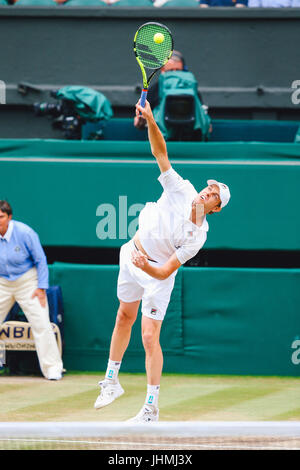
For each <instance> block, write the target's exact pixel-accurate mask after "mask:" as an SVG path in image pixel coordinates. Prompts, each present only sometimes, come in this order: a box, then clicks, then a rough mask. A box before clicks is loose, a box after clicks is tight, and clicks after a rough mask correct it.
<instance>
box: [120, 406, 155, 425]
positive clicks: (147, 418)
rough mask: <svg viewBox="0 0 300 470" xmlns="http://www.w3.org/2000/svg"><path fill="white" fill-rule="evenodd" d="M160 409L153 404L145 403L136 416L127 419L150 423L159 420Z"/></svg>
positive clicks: (130, 421) (132, 421) (129, 421)
mask: <svg viewBox="0 0 300 470" xmlns="http://www.w3.org/2000/svg"><path fill="white" fill-rule="evenodd" d="M158 418H159V409H158V408H157V407H156V406H153V405H144V406H143V408H142V409H141V411H140V412H139V413H138V414H137V415H136V416H135V417H134V418H130V419H128V420H127V422H128V423H150V422H153V421H158Z"/></svg>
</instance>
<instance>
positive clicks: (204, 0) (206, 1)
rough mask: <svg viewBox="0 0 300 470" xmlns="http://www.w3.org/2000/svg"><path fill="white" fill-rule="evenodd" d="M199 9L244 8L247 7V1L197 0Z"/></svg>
mask: <svg viewBox="0 0 300 470" xmlns="http://www.w3.org/2000/svg"><path fill="white" fill-rule="evenodd" d="M199 6H200V7H201V8H208V7H236V8H244V7H246V6H247V0H199Z"/></svg>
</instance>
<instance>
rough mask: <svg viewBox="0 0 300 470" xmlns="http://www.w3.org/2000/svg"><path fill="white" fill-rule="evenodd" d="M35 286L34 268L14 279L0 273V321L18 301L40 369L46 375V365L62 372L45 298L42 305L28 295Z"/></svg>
mask: <svg viewBox="0 0 300 470" xmlns="http://www.w3.org/2000/svg"><path fill="white" fill-rule="evenodd" d="M37 287H38V279H37V270H36V268H32V269H29V271H27V272H26V273H25V274H23V275H22V276H20V277H19V278H18V279H16V280H15V281H8V280H7V279H5V278H3V277H0V324H1V323H3V322H4V320H5V317H6V316H7V314H8V312H9V311H10V309H11V307H12V306H13V304H14V303H15V302H18V304H19V305H20V307H21V309H22V310H23V312H24V314H25V316H26V318H27V320H28V322H29V323H30V325H31V329H32V333H33V337H34V341H35V347H36V352H37V355H38V359H39V363H40V367H41V371H42V373H43V375H44V376H45V377H46V378H48V370H49V369H50V368H51V369H54V370H55V371H57V372H62V369H63V364H62V360H61V357H60V353H59V350H58V346H57V342H56V339H55V335H54V333H53V330H52V327H51V324H50V319H49V307H48V302H47V303H46V307H45V308H43V307H42V306H41V304H40V302H39V300H38V298H37V297H34V299H32V298H31V296H32V294H33V292H34V291H35V290H36V289H37Z"/></svg>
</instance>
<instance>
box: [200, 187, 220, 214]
mask: <svg viewBox="0 0 300 470" xmlns="http://www.w3.org/2000/svg"><path fill="white" fill-rule="evenodd" d="M202 201H204V212H205V214H208V213H209V212H212V211H213V212H219V211H220V210H221V208H220V207H218V206H219V204H220V202H221V199H220V188H219V186H218V185H217V184H210V185H209V186H207V187H206V188H204V189H202V191H200V193H199V194H198V196H197V197H196V199H195V202H196V203H202Z"/></svg>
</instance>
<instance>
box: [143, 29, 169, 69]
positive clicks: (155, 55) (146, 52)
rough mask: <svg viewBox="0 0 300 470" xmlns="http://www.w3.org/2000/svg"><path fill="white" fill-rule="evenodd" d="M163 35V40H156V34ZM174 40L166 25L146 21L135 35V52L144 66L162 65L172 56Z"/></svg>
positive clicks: (155, 66) (154, 66)
mask: <svg viewBox="0 0 300 470" xmlns="http://www.w3.org/2000/svg"><path fill="white" fill-rule="evenodd" d="M158 33H160V34H162V35H163V41H162V42H160V43H156V42H155V40H154V39H155V38H154V37H155V35H156V34H158ZM172 50H173V40H172V36H171V33H170V31H169V30H168V28H167V27H166V26H163V25H161V24H158V23H146V24H145V25H143V26H141V27H140V29H139V30H138V32H137V34H136V37H135V53H136V55H137V57H138V58H139V59H140V61H141V62H142V64H143V66H144V67H146V68H149V69H158V68H160V67H162V66H163V65H164V64H165V63H166V62H167V61H168V60H169V58H170V56H171V53H172Z"/></svg>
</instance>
